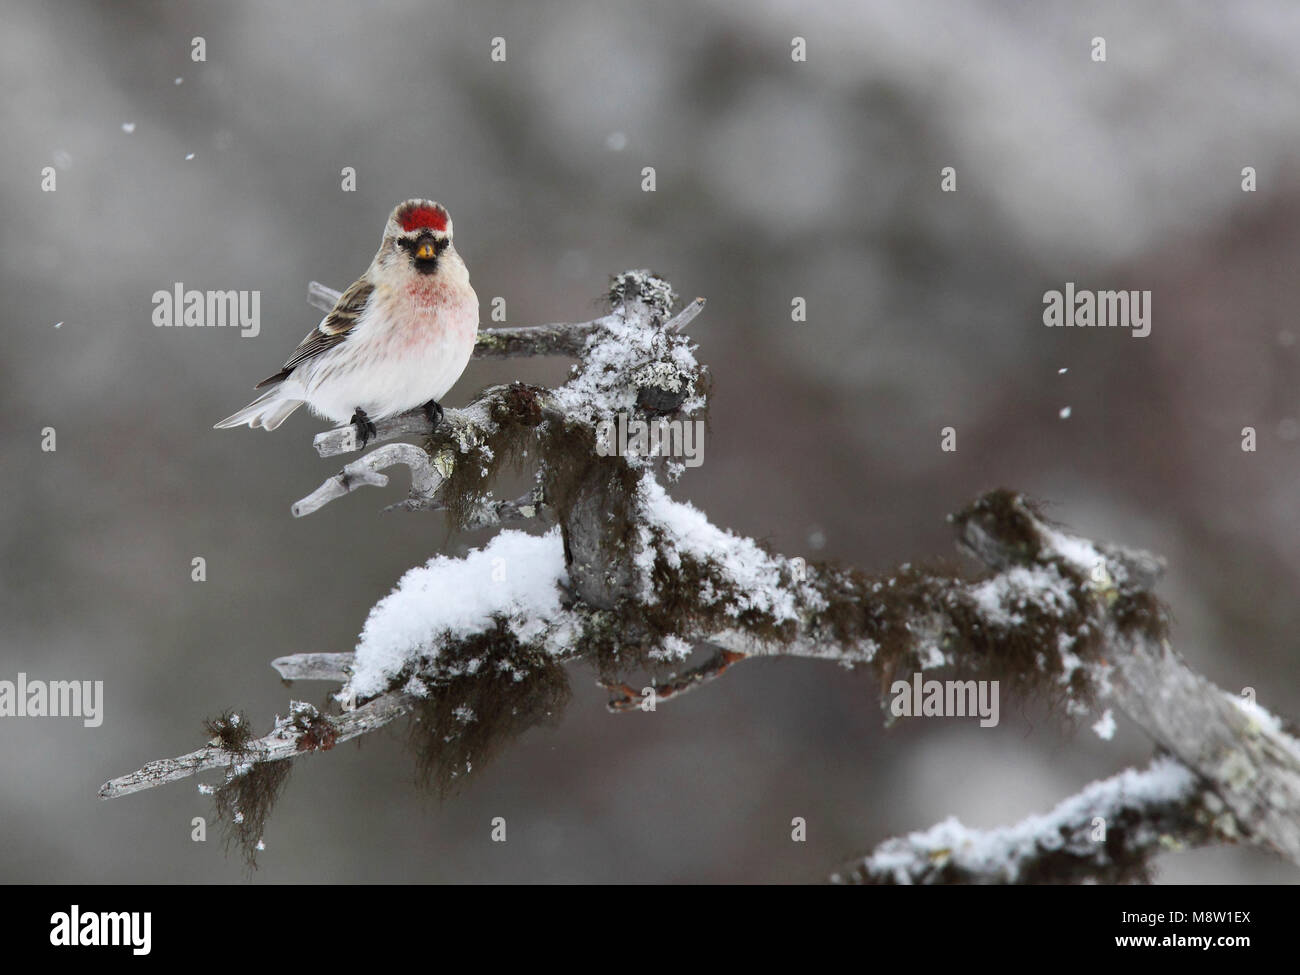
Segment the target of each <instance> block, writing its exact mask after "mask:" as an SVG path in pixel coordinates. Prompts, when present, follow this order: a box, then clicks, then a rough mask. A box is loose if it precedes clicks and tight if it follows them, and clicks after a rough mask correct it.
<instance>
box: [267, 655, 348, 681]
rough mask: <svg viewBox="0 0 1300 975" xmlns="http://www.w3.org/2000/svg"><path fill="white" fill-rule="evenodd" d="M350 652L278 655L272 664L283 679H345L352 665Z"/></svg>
mask: <svg viewBox="0 0 1300 975" xmlns="http://www.w3.org/2000/svg"><path fill="white" fill-rule="evenodd" d="M352 656H353V655H352V654H350V653H295V654H290V655H289V656H287V657H276V658H275V659H274V660H272V661H271V666H272V667H274V668H275V669H276V672H277V673H279V675H280V679H281V680H329V681H345V680H347V679H348V674H349V672H350V668H351V666H352Z"/></svg>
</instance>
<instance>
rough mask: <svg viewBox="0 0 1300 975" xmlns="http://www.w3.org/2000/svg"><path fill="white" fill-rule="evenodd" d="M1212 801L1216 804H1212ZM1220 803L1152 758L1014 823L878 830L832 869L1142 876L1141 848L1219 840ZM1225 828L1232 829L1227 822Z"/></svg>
mask: <svg viewBox="0 0 1300 975" xmlns="http://www.w3.org/2000/svg"><path fill="white" fill-rule="evenodd" d="M1214 807H1217V811H1216V810H1215V808H1214ZM1222 809H1223V804H1222V803H1220V802H1218V801H1217V799H1216V798H1215V796H1214V794H1213V793H1212V792H1205V791H1204V790H1203V788H1202V786H1201V785H1200V783H1198V782H1197V779H1196V776H1195V775H1193V774H1192V772H1190V771H1189V770H1188V769H1187V767H1186V766H1184V765H1182V764H1181V763H1179V762H1177V761H1175V760H1174V759H1171V758H1159V759H1157V760H1156V761H1154V762H1153V763H1152V764H1151V766H1150V767H1149V768H1147V769H1145V770H1144V771H1142V772H1137V771H1134V770H1133V769H1128V770H1127V771H1125V772H1121V773H1120V774H1119V775H1116V776H1114V777H1113V778H1110V779H1106V780H1105V781H1104V782H1094V783H1093V784H1092V785H1090V786H1088V787H1087V788H1086V789H1084V790H1083V791H1082V792H1080V793H1079V794H1078V795H1075V796H1072V797H1070V798H1069V799H1066V800H1065V801H1064V802H1062V803H1061V804H1060V805H1058V806H1057V807H1056V808H1055V809H1053V810H1052V811H1051V812H1050V813H1047V814H1046V815H1042V816H1030V817H1029V818H1028V819H1025V820H1022V821H1021V822H1019V823H1017V824H1016V825H1014V826H1008V827H1003V828H1001V829H990V830H974V829H968V828H967V827H965V826H963V825H962V824H961V823H960V822H958V821H957V820H956V819H947V820H944V821H943V822H942V823H939V824H938V825H937V826H933V827H931V828H930V829H928V830H925V831H924V832H921V833H911V834H909V835H907V836H905V837H901V838H898V839H891V840H886V841H885V842H884V843H882V844H881V845H880V846H878V847H877V848H876V850H875V852H873V853H871V854H870V855H869V856H867V857H864V858H863V859H861V860H858V861H855V862H853V863H851V864H848V865H847V866H845V867H844V868H843V869H842V870H841V871H840V872H839V873H837V874H833V875H832V876H831V881H832V882H833V883H854V884H988V883H1003V884H1032V883H1064V882H1069V881H1083V880H1090V881H1095V882H1098V883H1132V882H1135V881H1146V880H1148V879H1149V873H1150V858H1151V857H1152V856H1154V855H1155V854H1157V853H1164V852H1167V851H1169V850H1177V849H1181V848H1183V847H1187V846H1192V845H1202V844H1205V843H1213V842H1223V841H1224V840H1225V839H1227V838H1230V837H1225V836H1224V835H1223V834H1222V833H1221V832H1220V828H1219V826H1218V825H1217V824H1216V819H1217V817H1218V816H1219V815H1220V814H1221V811H1222ZM1228 828H1229V829H1231V825H1230V823H1229V824H1228Z"/></svg>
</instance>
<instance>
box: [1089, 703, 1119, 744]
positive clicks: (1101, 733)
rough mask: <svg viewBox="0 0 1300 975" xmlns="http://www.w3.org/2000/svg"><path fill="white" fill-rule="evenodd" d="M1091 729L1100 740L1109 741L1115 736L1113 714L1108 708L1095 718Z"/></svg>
mask: <svg viewBox="0 0 1300 975" xmlns="http://www.w3.org/2000/svg"><path fill="white" fill-rule="evenodd" d="M1092 730H1093V731H1095V732H1096V733H1097V737H1098V738H1100V739H1101V740H1102V741H1110V740H1111V739H1112V738H1114V737H1115V714H1114V712H1112V711H1111V709H1110V708H1107V709H1106V711H1105V713H1104V714H1102V716H1101V717H1100V718H1099V719H1098V720H1097V723H1096V724H1094V725H1093V726H1092Z"/></svg>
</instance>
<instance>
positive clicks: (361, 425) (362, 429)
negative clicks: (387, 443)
mask: <svg viewBox="0 0 1300 975" xmlns="http://www.w3.org/2000/svg"><path fill="white" fill-rule="evenodd" d="M348 422H349V423H351V424H352V425H353V426H355V427H356V428H357V436H358V437H360V438H361V449H362V450H365V449H366V443H367V442H368V441H369V440H370V438H371V437H374V436H378V434H379V431H378V430H376V429H375V424H374V423H373V422H372V421H371V419H370V417H368V416H366V411H365V410H363V409H362V408H361V407H359V406H358V407H357V409H356V412H355V413H353V414H352V419H351V420H349V421H348Z"/></svg>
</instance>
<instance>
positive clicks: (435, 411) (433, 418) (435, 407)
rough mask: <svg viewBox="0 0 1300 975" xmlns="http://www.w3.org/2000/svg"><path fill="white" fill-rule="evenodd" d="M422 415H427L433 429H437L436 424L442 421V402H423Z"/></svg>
mask: <svg viewBox="0 0 1300 975" xmlns="http://www.w3.org/2000/svg"><path fill="white" fill-rule="evenodd" d="M424 415H425V416H427V417H428V418H429V422H430V423H432V424H433V429H434V430H437V429H438V425H439V424H440V423H442V404H441V403H439V402H437V401H436V400H429V402H427V403H425V404H424Z"/></svg>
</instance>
